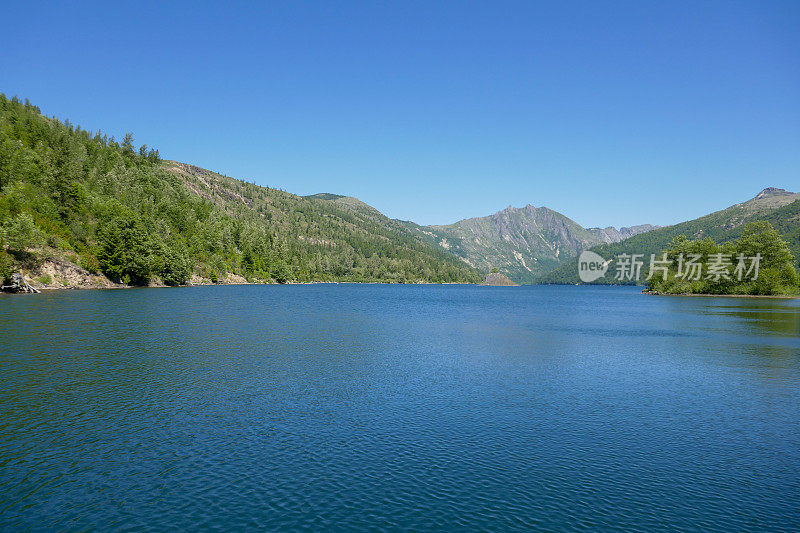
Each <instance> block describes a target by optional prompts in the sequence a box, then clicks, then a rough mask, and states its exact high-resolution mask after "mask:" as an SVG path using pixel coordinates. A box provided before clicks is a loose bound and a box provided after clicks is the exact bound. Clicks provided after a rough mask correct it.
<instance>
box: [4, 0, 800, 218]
mask: <svg viewBox="0 0 800 533" xmlns="http://www.w3.org/2000/svg"><path fill="white" fill-rule="evenodd" d="M215 4H216V5H211V4H209V5H204V4H203V3H202V2H191V3H188V2H187V3H185V4H178V3H171V2H153V3H148V2H134V3H119V2H102V3H97V4H95V5H91V2H74V3H73V2H70V3H66V2H65V3H61V4H60V5H59V4H57V3H53V4H51V3H46V4H45V3H42V4H37V3H35V2H7V3H5V5H4V6H3V9H2V12H3V19H4V20H3V30H2V32H0V91H2V92H5V93H6V94H7V95H9V96H12V95H14V94H17V95H19V96H20V97H22V98H26V97H27V98H29V99H30V100H31V101H32V102H33V103H35V104H37V105H39V106H40V107H41V108H42V110H43V112H44V113H46V114H48V115H56V116H58V117H60V118H69V119H70V120H72V122H73V123H76V124H80V125H81V126H83V127H85V128H86V129H91V130H96V129H102V130H103V131H106V132H108V133H110V134H114V135H116V136H117V137H118V138H119V137H120V136H121V135H122V134H123V133H124V132H125V131H132V132H133V133H134V136H135V139H136V142H137V144H141V143H146V144H148V145H149V146H151V147H156V148H159V149H160V151H161V154H162V156H164V157H165V158H169V159H176V160H179V161H184V162H190V163H194V164H197V165H200V166H202V167H206V168H209V169H212V170H217V171H220V172H223V173H225V174H228V175H231V176H235V177H238V178H243V179H247V180H249V181H255V182H256V183H258V184H261V185H269V186H273V187H279V188H282V189H285V190H288V191H290V192H294V193H298V194H310V193H315V192H322V191H325V192H335V193H340V194H347V195H352V196H357V197H358V198H360V199H362V200H364V201H365V202H368V203H370V204H372V205H374V206H375V207H377V208H378V209H380V210H381V211H383V212H384V213H386V214H387V215H389V216H391V217H395V218H402V219H411V220H414V221H416V222H419V223H423V224H435V223H449V222H453V221H456V220H458V219H461V218H465V217H470V216H481V215H487V214H490V213H493V212H495V211H497V210H499V209H502V208H504V207H506V206H508V205H509V204H510V205H515V206H522V205H525V204H528V203H530V204H533V205H536V206H542V205H545V206H548V207H550V208H553V209H556V210H558V211H561V212H562V213H564V214H566V215H567V216H570V217H571V218H573V219H575V220H576V221H577V222H579V223H581V224H583V225H585V226H598V225H600V226H606V225H615V226H620V225H631V224H638V223H644V222H650V223H655V224H669V223H674V222H678V221H681V220H686V219H690V218H694V217H696V216H699V215H702V214H705V213H707V212H709V211H712V210H716V209H719V208H723V207H726V206H728V205H731V204H733V203H736V202H739V201H743V200H745V199H747V198H750V197H752V196H754V195H755V194H756V193H757V192H758V191H759V190H761V189H762V188H764V187H766V186H777V187H784V188H788V189H794V190H797V189H800V2H796V1H788V2H769V1H753V2H731V1H724V2H698V1H692V2H685V3H680V2H658V3H656V2H652V3H651V2H641V1H636V2H630V3H617V4H613V5H612V3H604V2H590V1H587V2H576V3H570V2H561V1H558V2H547V3H545V2H518V3H517V2H495V1H492V2H455V1H454V2H446V3H440V2H431V1H422V2H363V3H345V2H310V3H306V2H286V3H282V2H264V3H263V4H264V5H263V6H253V5H248V4H247V3H241V4H237V3H236V2H224V3H223V2H219V3H215ZM252 4H257V3H256V2H254V3H252Z"/></svg>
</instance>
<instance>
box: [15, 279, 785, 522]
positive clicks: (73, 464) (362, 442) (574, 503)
mask: <svg viewBox="0 0 800 533" xmlns="http://www.w3.org/2000/svg"><path fill="white" fill-rule="evenodd" d="M0 328H2V341H0V530H3V531H12V530H67V531H73V530H87V529H89V530H91V529H95V530H98V529H99V530H112V531H113V530H130V531H140V530H147V529H151V530H192V529H194V530H207V529H218V530H227V531H229V530H235V529H283V530H286V529H289V530H296V529H311V530H321V529H326V530H342V531H353V530H476V529H491V530H530V529H541V530H633V531H653V530H671V531H675V530H678V531H681V530H683V531H696V530H705V531H765V530H768V531H792V530H794V531H797V530H798V529H800V300H756V299H733V298H680V297H654V296H645V295H642V294H640V293H639V292H638V289H636V288H630V287H536V286H533V287H475V286H384V285H306V286H215V287H195V288H181V289H141V290H122V291H71V292H70V291H58V292H48V293H44V294H41V295H35V296H33V295H7V296H2V297H0Z"/></svg>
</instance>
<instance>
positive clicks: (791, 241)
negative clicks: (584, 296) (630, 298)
mask: <svg viewBox="0 0 800 533" xmlns="http://www.w3.org/2000/svg"><path fill="white" fill-rule="evenodd" d="M759 196H761V195H759ZM797 198H798V195H796V194H795V195H791V194H787V195H783V196H766V197H763V198H759V197H756V198H754V199H752V200H749V201H747V202H744V203H742V204H737V205H735V206H732V207H729V208H727V209H723V210H721V211H717V212H715V213H711V214H709V215H706V216H703V217H700V218H698V219H695V220H690V221H687V222H682V223H680V224H675V225H674V226H667V227H664V228H659V229H656V230H653V231H648V232H646V233H641V234H639V235H635V236H633V237H630V238H628V239H625V240H624V241H620V242H617V243H613V244H603V245H599V246H595V247H592V248H590V249H591V250H592V251H593V252H596V253H597V254H599V255H600V256H602V257H605V258H606V259H612V260H613V261H612V263H611V264H610V266H609V274H607V275H606V276H605V277H604V278H602V279H601V280H598V281H597V282H595V283H603V284H633V283H635V282H633V281H627V280H626V281H620V280H616V279H614V276H613V275H611V273H613V272H615V270H616V268H617V264H616V260H615V258H616V257H618V256H620V255H622V254H642V255H643V256H644V257H645V258H646V259H647V260H648V261H649V258H650V254H660V253H661V252H662V251H663V250H665V249H666V248H667V247H668V246H669V245H670V244H671V243H672V242H673V240H674V239H675V238H676V237H678V236H679V235H684V236H687V237H688V238H690V239H711V240H712V241H714V242H716V243H729V242H733V241H734V240H736V239H738V238H739V237H740V236H741V235H742V232H743V231H744V228H745V227H746V226H747V224H748V223H750V222H758V221H765V222H769V223H770V224H772V226H773V227H774V228H775V229H776V230H777V231H778V233H779V234H780V236H781V238H782V239H783V240H785V241H786V243H787V244H788V247H789V251H790V252H792V254H793V256H794V257H795V268H800V200H798V199H797ZM536 281H537V282H538V283H554V284H559V283H563V284H576V283H580V279H579V278H578V259H577V257H572V258H570V259H569V260H567V261H564V262H563V263H562V264H561V265H559V266H558V267H556V268H555V269H553V270H552V271H550V272H548V273H546V274H544V275H542V276H540V277H539V278H537V280H536Z"/></svg>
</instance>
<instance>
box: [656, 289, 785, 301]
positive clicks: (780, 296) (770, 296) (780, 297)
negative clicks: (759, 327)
mask: <svg viewBox="0 0 800 533" xmlns="http://www.w3.org/2000/svg"><path fill="white" fill-rule="evenodd" d="M642 294H646V295H648V296H679V297H683V298H686V297H699V298H767V299H770V300H797V299H800V295H789V294H692V293H681V294H671V293H668V292H649V291H646V290H645V291H642Z"/></svg>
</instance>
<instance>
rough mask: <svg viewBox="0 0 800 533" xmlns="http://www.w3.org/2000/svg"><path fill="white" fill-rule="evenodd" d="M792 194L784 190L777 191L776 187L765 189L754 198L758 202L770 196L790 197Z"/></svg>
mask: <svg viewBox="0 0 800 533" xmlns="http://www.w3.org/2000/svg"><path fill="white" fill-rule="evenodd" d="M792 194H794V193H793V192H789V191H787V190H786V189H779V188H777V187H767V188H766V189H764V190H763V191H761V192H760V193H758V194H757V195H756V197H755V199H756V200H760V199H762V198H770V197H772V196H791V195H792Z"/></svg>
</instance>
